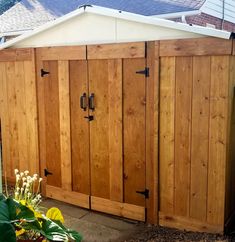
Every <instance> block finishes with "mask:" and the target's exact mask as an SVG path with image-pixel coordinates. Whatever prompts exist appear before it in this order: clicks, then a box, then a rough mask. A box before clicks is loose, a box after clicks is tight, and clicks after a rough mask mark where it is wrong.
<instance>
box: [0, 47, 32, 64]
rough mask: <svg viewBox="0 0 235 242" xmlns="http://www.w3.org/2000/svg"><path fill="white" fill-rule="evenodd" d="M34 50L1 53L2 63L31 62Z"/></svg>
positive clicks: (12, 50)
mask: <svg viewBox="0 0 235 242" xmlns="http://www.w3.org/2000/svg"><path fill="white" fill-rule="evenodd" d="M32 53H33V49H7V50H1V51H0V62H10V61H12V62H14V61H31V60H32Z"/></svg>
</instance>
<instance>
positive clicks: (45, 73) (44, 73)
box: [41, 69, 50, 77]
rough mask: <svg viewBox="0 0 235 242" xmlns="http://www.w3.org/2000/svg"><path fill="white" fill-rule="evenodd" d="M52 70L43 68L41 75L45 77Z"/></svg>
mask: <svg viewBox="0 0 235 242" xmlns="http://www.w3.org/2000/svg"><path fill="white" fill-rule="evenodd" d="M49 74H50V72H49V71H45V70H43V69H41V77H44V76H45V75H49Z"/></svg>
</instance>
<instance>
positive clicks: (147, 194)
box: [136, 189, 149, 198]
mask: <svg viewBox="0 0 235 242" xmlns="http://www.w3.org/2000/svg"><path fill="white" fill-rule="evenodd" d="M136 193H139V194H141V195H144V196H145V198H149V190H148V189H145V190H144V191H136Z"/></svg>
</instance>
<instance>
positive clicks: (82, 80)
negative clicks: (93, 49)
mask: <svg viewBox="0 0 235 242" xmlns="http://www.w3.org/2000/svg"><path fill="white" fill-rule="evenodd" d="M69 73H70V74H69V75H70V110H71V111H70V115H71V148H72V151H71V152H72V181H73V191H76V192H80V193H84V194H90V164H89V163H90V160H89V151H90V148H89V122H87V120H86V119H85V118H84V116H88V107H87V110H86V111H84V110H83V109H81V108H80V97H81V95H83V93H86V95H88V80H87V61H82V60H80V61H70V64H69Z"/></svg>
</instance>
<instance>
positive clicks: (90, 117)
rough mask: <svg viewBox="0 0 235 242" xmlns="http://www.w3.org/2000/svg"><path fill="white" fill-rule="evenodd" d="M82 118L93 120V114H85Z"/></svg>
mask: <svg viewBox="0 0 235 242" xmlns="http://www.w3.org/2000/svg"><path fill="white" fill-rule="evenodd" d="M84 118H86V119H88V121H92V120H94V116H93V115H89V116H85V117H84Z"/></svg>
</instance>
